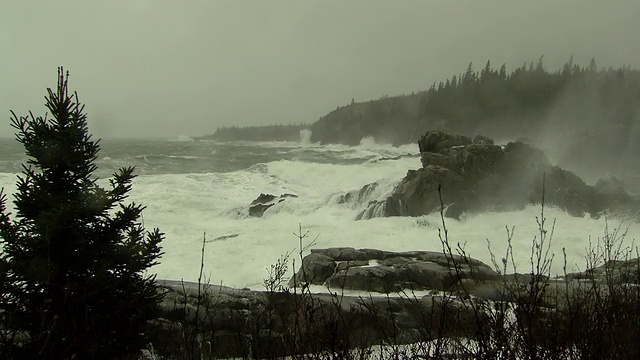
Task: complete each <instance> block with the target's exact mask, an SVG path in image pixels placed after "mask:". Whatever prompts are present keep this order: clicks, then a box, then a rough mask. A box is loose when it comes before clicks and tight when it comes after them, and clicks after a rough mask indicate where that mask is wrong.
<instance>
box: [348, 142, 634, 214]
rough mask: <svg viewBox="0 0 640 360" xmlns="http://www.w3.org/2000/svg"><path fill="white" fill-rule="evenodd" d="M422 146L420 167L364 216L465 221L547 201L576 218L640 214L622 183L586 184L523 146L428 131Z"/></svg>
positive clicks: (525, 145)
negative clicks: (470, 215)
mask: <svg viewBox="0 0 640 360" xmlns="http://www.w3.org/2000/svg"><path fill="white" fill-rule="evenodd" d="M418 147H419V150H420V156H421V162H422V168H420V169H417V170H409V171H408V173H407V175H406V176H405V178H404V179H402V181H401V182H400V184H399V185H398V186H397V187H396V188H395V190H394V191H393V193H392V194H391V195H390V196H388V197H387V198H386V199H384V200H381V201H374V202H371V203H370V204H369V205H368V207H367V208H366V209H365V210H364V211H363V212H362V213H361V214H360V215H359V218H361V219H366V218H371V217H378V216H420V215H426V214H429V213H432V212H434V211H439V210H440V209H441V208H444V211H445V215H446V216H447V217H451V218H459V217H460V216H461V215H462V214H463V213H466V212H481V211H510V210H517V209H522V208H524V207H525V206H526V205H528V204H536V203H541V202H542V201H543V196H544V203H545V205H551V206H555V207H559V208H561V209H563V210H565V211H566V212H568V213H569V214H571V215H573V216H584V215H586V214H588V215H590V216H592V217H598V216H600V215H602V214H605V213H608V214H615V215H625V216H632V217H634V218H637V216H638V214H637V209H638V208H640V206H639V205H640V201H638V199H637V198H636V197H633V196H631V195H629V194H628V193H627V192H626V191H625V190H624V188H623V187H622V184H621V182H620V181H619V180H617V179H615V178H610V179H601V180H600V181H598V183H597V184H596V185H595V186H591V185H587V184H586V183H585V182H584V181H583V180H582V179H581V178H580V177H578V176H577V175H575V174H574V173H572V172H570V171H567V170H564V169H562V168H560V167H558V166H553V165H552V164H551V163H550V162H549V160H548V159H547V157H546V156H545V154H544V153H543V151H542V150H540V149H537V148H534V147H532V146H530V145H528V144H525V143H523V142H519V141H516V142H509V143H507V144H506V145H504V146H503V145H496V144H494V141H493V140H492V139H489V138H487V137H483V136H476V137H475V138H470V137H467V136H463V135H457V134H449V133H444V132H438V131H428V132H426V133H425V134H424V135H423V136H422V137H421V138H420V140H419V141H418ZM372 186H373V185H371V184H368V185H366V186H365V187H364V188H363V189H362V190H361V192H363V191H364V192H366V191H367V189H370V188H371V187H372ZM543 186H544V187H543Z"/></svg>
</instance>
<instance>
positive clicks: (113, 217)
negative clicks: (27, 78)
mask: <svg viewBox="0 0 640 360" xmlns="http://www.w3.org/2000/svg"><path fill="white" fill-rule="evenodd" d="M67 82H68V73H67V74H66V75H65V73H64V71H63V69H62V68H59V69H58V84H57V89H56V90H55V91H53V90H51V89H48V96H47V97H45V99H46V107H47V108H48V110H49V112H50V115H51V118H48V117H47V116H46V115H45V117H44V118H43V117H34V116H33V114H31V113H30V115H29V116H26V117H18V116H16V114H15V113H13V112H12V118H11V120H12V126H13V127H14V128H15V129H16V130H17V134H16V139H17V140H18V141H19V142H20V143H22V144H23V145H24V148H25V152H26V154H27V156H28V157H29V160H28V161H27V165H25V166H23V168H24V170H23V174H22V176H18V183H17V193H16V194H14V202H13V203H14V205H15V217H14V218H13V220H12V219H11V218H10V215H11V214H10V213H8V209H7V207H6V196H5V195H4V194H0V245H1V250H2V254H1V255H0V256H1V257H0V267H1V269H0V274H1V275H0V314H1V315H2V322H3V327H4V331H3V332H2V339H1V340H2V342H1V343H0V358H3V359H7V358H12V359H13V358H15V359H27V358H29V359H30V358H45V359H92V358H101V359H103V358H104V359H108V358H127V357H129V356H130V357H132V358H135V357H136V355H137V354H138V353H139V351H140V349H141V348H142V347H143V346H144V345H146V344H147V343H148V338H149V336H148V334H147V333H146V329H147V326H148V325H147V323H148V321H149V320H150V319H153V318H154V317H155V316H156V315H157V311H158V305H159V302H160V300H161V298H162V295H160V294H159V292H158V290H157V288H156V286H155V283H154V280H155V276H151V275H147V274H145V270H146V269H148V268H149V267H151V266H153V265H155V264H157V260H158V258H159V257H160V256H161V254H162V253H161V248H160V242H161V241H162V239H163V237H164V236H163V234H162V233H161V232H160V231H159V230H158V229H154V230H153V231H151V232H146V231H145V229H144V228H143V226H142V224H141V222H140V220H139V219H140V215H141V212H142V210H143V209H144V207H143V206H141V205H138V204H133V203H130V204H125V203H124V201H125V199H126V198H127V196H128V192H129V191H130V190H131V184H132V180H133V179H134V174H133V168H132V167H127V168H123V169H120V170H119V171H118V172H117V173H115V174H114V176H113V179H111V180H110V187H109V188H108V189H104V188H101V187H100V186H98V185H97V184H96V178H95V177H93V176H92V174H93V172H94V171H95V170H96V165H95V164H94V162H95V160H96V158H97V154H98V151H99V149H100V147H99V145H98V143H99V141H93V140H92V137H91V135H90V134H89V132H88V128H87V117H86V115H85V114H84V105H81V104H80V102H79V101H78V97H77V94H74V95H70V94H69V92H68V89H67ZM18 342H21V344H20V346H16V345H17V343H18Z"/></svg>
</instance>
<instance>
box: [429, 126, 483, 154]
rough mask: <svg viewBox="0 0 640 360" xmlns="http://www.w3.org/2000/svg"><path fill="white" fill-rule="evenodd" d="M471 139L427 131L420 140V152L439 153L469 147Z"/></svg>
mask: <svg viewBox="0 0 640 360" xmlns="http://www.w3.org/2000/svg"><path fill="white" fill-rule="evenodd" d="M471 142H472V141H471V138H470V137H467V136H463V135H457V134H449V133H445V132H441V131H427V132H426V133H425V134H424V135H423V136H422V137H421V138H420V140H418V147H419V148H420V152H421V153H423V152H435V153H439V152H441V151H442V150H444V149H447V148H451V147H454V146H461V145H469V144H471Z"/></svg>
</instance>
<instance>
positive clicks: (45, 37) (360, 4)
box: [0, 0, 640, 138]
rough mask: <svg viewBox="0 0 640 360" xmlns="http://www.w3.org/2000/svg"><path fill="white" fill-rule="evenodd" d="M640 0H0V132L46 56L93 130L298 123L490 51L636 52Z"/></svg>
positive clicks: (31, 104) (107, 133) (418, 83)
mask: <svg viewBox="0 0 640 360" xmlns="http://www.w3.org/2000/svg"><path fill="white" fill-rule="evenodd" d="M638 19H640V1H637V0H624V1H623V0H616V1H586V0H581V1H513V0H504V1H488V0H483V1H444V0H442V1H386V0H385V1H382V0H380V1H378V0H363V1H344V0H336V1H274V0H269V1H264V0H261V1H235V0H234V1H231V0H229V1H224V2H220V1H213V0H183V1H178V0H127V1H124V0H109V1H87V0H75V1H71V0H60V1H51V0H42V1H27V0H20V1H9V0H6V1H2V2H1V4H0V49H1V52H0V54H1V56H0V68H1V70H0V71H1V73H2V82H1V83H0V111H1V112H2V119H3V120H1V122H0V137H9V136H12V134H13V129H12V128H10V127H9V125H8V124H9V116H10V113H9V110H14V111H16V112H17V113H18V114H26V113H27V111H28V110H30V109H31V110H33V111H34V112H35V113H37V114H43V113H44V105H43V104H44V98H43V97H44V95H45V94H46V88H47V87H54V86H55V81H56V67H57V66H59V65H63V66H65V68H66V69H68V70H69V71H70V73H71V77H70V87H71V88H72V89H74V90H76V91H77V92H78V94H79V96H80V100H81V101H82V102H84V103H85V104H86V111H87V113H88V115H89V126H90V130H91V131H92V132H93V133H94V134H95V135H97V136H98V137H165V138H176V137H177V136H179V135H181V134H184V135H190V136H193V135H204V134H209V133H213V132H214V131H215V129H216V127H217V126H221V125H239V126H242V125H260V124H273V123H283V124H285V123H302V122H305V123H308V122H312V121H315V120H317V119H318V118H319V117H321V116H323V115H325V114H326V113H328V112H329V111H331V110H333V109H335V108H336V107H337V106H338V105H345V104H348V103H349V102H351V99H352V98H355V100H356V101H367V100H370V99H377V98H379V97H381V96H382V95H385V94H387V95H399V94H410V93H411V92H413V91H419V90H425V89H427V88H428V87H429V86H430V85H431V83H432V82H434V81H439V80H443V79H445V78H447V77H450V76H451V75H454V74H457V73H460V72H463V71H464V70H465V69H466V67H467V65H468V64H469V62H471V61H472V62H473V63H474V64H475V65H476V66H475V67H476V69H478V68H481V67H482V66H484V64H485V63H486V61H487V60H490V61H491V62H492V64H494V66H496V67H499V66H500V65H501V64H503V63H506V64H507V69H508V70H511V69H513V68H515V67H518V66H520V65H522V63H523V62H524V61H536V60H537V59H538V58H539V57H540V56H542V55H544V59H545V64H546V66H547V69H549V70H556V69H557V68H558V67H560V66H561V65H562V64H563V63H564V62H566V61H567V60H568V59H569V57H570V56H571V55H574V59H575V62H577V63H580V64H583V65H587V64H588V63H589V60H590V59H591V58H592V57H594V58H595V59H596V60H597V63H598V66H599V67H602V66H607V67H608V66H613V67H619V66H622V65H630V66H632V67H634V68H640V41H639V40H638V36H639V35H640V21H639V20H638Z"/></svg>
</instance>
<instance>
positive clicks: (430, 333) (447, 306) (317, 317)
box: [151, 248, 638, 358]
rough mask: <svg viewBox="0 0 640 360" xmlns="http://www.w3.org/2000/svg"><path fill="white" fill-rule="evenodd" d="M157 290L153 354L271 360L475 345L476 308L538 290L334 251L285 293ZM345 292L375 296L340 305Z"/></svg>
mask: <svg viewBox="0 0 640 360" xmlns="http://www.w3.org/2000/svg"><path fill="white" fill-rule="evenodd" d="M454 264H456V266H457V269H456V266H454ZM609 265H610V264H609ZM618 265H619V266H617V268H616V269H618V270H616V272H614V274H617V275H616V279H618V280H617V281H619V282H624V283H626V282H629V283H637V282H638V259H633V260H630V261H628V262H627V264H626V265H625V266H624V267H623V266H622V265H623V264H622V263H621V264H618ZM623 268H624V272H623V271H622V269H623ZM604 269H605V266H604V265H603V266H601V267H599V268H596V269H591V270H587V271H585V272H583V273H575V274H569V275H568V276H567V278H566V279H565V278H559V279H548V278H544V279H542V280H541V282H542V283H544V284H546V285H545V286H547V287H548V289H547V291H546V293H547V295H548V296H549V297H550V298H554V297H555V299H557V298H558V297H557V296H558V294H559V293H561V292H563V291H564V292H566V291H569V290H568V289H572V288H574V287H575V286H578V285H579V284H580V281H581V279H585V278H588V277H589V275H595V277H594V278H595V279H599V278H601V277H602V276H601V275H602V274H603V272H604ZM623 275H624V276H623ZM157 283H158V285H159V288H160V289H161V291H162V292H163V293H164V294H165V296H164V300H163V302H162V304H161V317H160V318H159V319H157V320H156V321H154V323H153V324H151V326H152V330H153V332H154V334H155V340H154V348H156V349H159V350H161V351H162V350H163V349H164V350H170V351H171V352H172V353H179V349H180V347H181V346H184V342H185V339H189V338H195V339H196V340H197V341H196V342H197V344H198V351H200V352H201V354H202V355H203V356H205V357H207V356H212V357H244V358H273V357H277V356H284V355H288V354H291V353H292V352H295V351H297V350H296V349H305V350H307V351H323V348H322V347H323V346H328V345H327V344H323V343H321V342H316V339H334V340H335V341H337V342H339V343H335V344H332V346H337V347H347V348H354V347H366V346H370V345H372V344H383V343H386V344H388V343H394V344H410V343H415V342H419V341H429V340H433V339H436V338H438V337H443V336H446V337H462V338H464V337H469V338H471V337H473V336H474V335H476V333H477V331H478V328H477V326H479V322H478V321H479V318H478V317H480V318H481V317H482V316H484V315H483V313H482V311H480V312H479V310H478V308H477V307H475V308H474V307H473V306H470V304H472V302H470V300H469V299H476V300H473V301H511V300H515V297H517V296H519V295H518V294H520V293H522V294H525V293H526V291H527V290H526V289H527V286H531V284H532V275H531V274H510V275H500V274H498V273H497V272H496V271H494V270H493V269H492V268H491V267H490V266H488V265H487V264H484V263H482V262H481V261H479V260H476V259H471V258H462V257H459V256H454V257H451V256H448V255H445V254H442V253H436V252H426V251H410V252H389V251H382V250H376V249H353V248H329V249H313V250H312V251H311V253H310V254H309V255H307V256H306V257H305V258H304V259H303V265H302V267H301V268H300V269H299V271H298V272H297V273H296V274H295V276H294V277H292V279H291V282H290V287H289V288H288V289H286V290H283V291H274V292H269V291H256V290H250V289H236V288H230V287H226V286H222V285H211V284H206V285H201V286H199V285H198V284H197V283H191V282H181V281H171V280H161V281H158V282H157ZM309 284H322V285H325V286H326V287H327V292H325V293H312V292H311V291H310V290H309V287H308V286H309ZM340 289H351V290H360V291H362V292H363V293H365V294H368V295H363V296H349V295H343V294H341V292H340ZM417 290H427V292H426V294H424V293H423V295H418V293H416V292H414V291H417ZM565 294H566V293H565ZM556 305H557V304H556ZM427 315H428V316H427ZM300 331H304V334H305V337H304V338H303V337H300V336H299V332H300ZM310 339H311V340H310Z"/></svg>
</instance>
